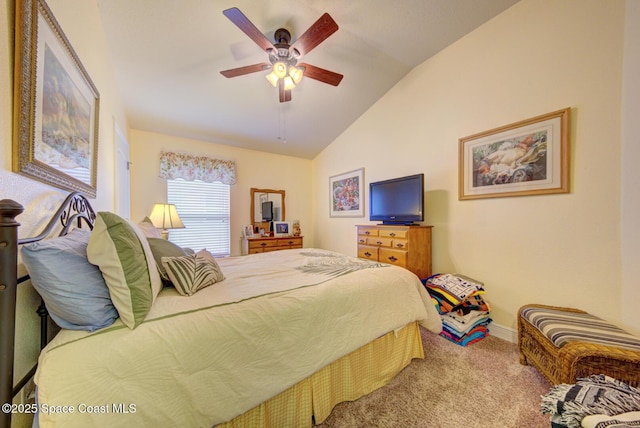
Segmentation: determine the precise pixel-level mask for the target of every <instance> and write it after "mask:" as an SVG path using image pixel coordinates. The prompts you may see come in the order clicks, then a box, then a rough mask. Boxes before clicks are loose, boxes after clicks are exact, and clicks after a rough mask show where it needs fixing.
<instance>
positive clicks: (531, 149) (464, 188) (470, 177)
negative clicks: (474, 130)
mask: <svg viewBox="0 0 640 428" xmlns="http://www.w3.org/2000/svg"><path fill="white" fill-rule="evenodd" d="M570 114H571V109H570V108H565V109H562V110H558V111H554V112H551V113H547V114H544V115H541V116H536V117H533V118H531V119H526V120H523V121H520V122H516V123H512V124H510V125H506V126H501V127H499V128H495V129H492V130H489V131H485V132H481V133H479V134H474V135H470V136H468V137H464V138H460V139H459V168H458V171H459V172H458V173H459V176H458V199H459V200H466V199H480V198H500V197H509V196H528V195H542V194H550V193H568V192H569V137H570V135H569V128H570Z"/></svg>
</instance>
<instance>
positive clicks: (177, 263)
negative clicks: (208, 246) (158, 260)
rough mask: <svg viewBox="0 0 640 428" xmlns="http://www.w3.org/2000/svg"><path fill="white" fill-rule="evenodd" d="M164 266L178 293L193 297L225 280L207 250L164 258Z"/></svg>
mask: <svg viewBox="0 0 640 428" xmlns="http://www.w3.org/2000/svg"><path fill="white" fill-rule="evenodd" d="M162 265H163V266H164V268H165V270H166V272H167V275H169V278H170V279H171V282H172V283H173V285H174V287H176V290H178V293H180V294H182V295H183V296H192V295H193V294H195V293H196V292H197V291H198V290H201V289H203V288H205V287H208V286H210V285H213V284H215V283H216V282H220V281H223V280H224V275H223V274H222V270H220V266H218V263H217V262H216V260H215V259H214V258H213V256H212V255H211V253H210V252H208V251H207V250H201V251H198V252H197V253H195V254H191V255H187V256H181V257H162Z"/></svg>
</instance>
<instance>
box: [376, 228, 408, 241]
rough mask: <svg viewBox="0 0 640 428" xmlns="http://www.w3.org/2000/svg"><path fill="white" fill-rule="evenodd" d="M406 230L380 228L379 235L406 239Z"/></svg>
mask: <svg viewBox="0 0 640 428" xmlns="http://www.w3.org/2000/svg"><path fill="white" fill-rule="evenodd" d="M408 233H409V231H408V230H398V229H380V236H384V237H388V238H402V239H406V238H407V236H408Z"/></svg>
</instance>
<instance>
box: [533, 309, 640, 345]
mask: <svg viewBox="0 0 640 428" xmlns="http://www.w3.org/2000/svg"><path fill="white" fill-rule="evenodd" d="M522 318H523V319H525V320H526V321H528V322H529V323H530V324H531V325H533V326H535V327H536V328H537V329H538V330H540V332H541V333H542V334H544V335H545V336H546V337H547V338H548V339H549V340H551V342H553V344H554V345H555V346H556V347H558V348H562V347H563V346H564V345H566V344H567V342H570V341H572V340H579V341H582V342H588V343H596V344H600V345H608V346H616V347H618V348H625V349H633V350H640V339H639V338H637V337H635V336H633V335H631V334H629V333H627V332H626V331H624V330H623V329H621V328H620V327H617V326H615V325H613V324H611V323H609V322H607V321H605V320H603V319H601V318H598V317H596V316H594V315H591V314H588V313H579V312H568V311H562V310H558V309H550V308H537V307H528V308H525V309H523V310H522Z"/></svg>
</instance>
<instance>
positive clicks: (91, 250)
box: [87, 211, 162, 329]
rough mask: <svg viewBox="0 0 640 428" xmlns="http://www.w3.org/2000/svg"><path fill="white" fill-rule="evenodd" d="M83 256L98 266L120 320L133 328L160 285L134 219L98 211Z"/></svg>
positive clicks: (149, 251)
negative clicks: (85, 254)
mask: <svg viewBox="0 0 640 428" xmlns="http://www.w3.org/2000/svg"><path fill="white" fill-rule="evenodd" d="M87 256H88V258H89V261H90V262H91V263H93V264H95V265H97V266H98V267H99V268H100V271H101V272H102V276H103V277H104V280H105V282H106V283H107V287H108V288H109V294H110V295H111V300H112V301H113V304H114V306H115V307H116V309H117V310H118V314H119V315H120V319H121V320H122V322H123V323H124V324H125V325H126V326H127V327H129V328H131V329H134V328H136V327H137V326H138V325H140V323H141V322H142V321H143V320H144V318H145V317H146V316H147V313H148V312H149V310H150V309H151V305H152V304H153V301H154V300H155V298H156V296H157V295H158V293H159V292H160V290H161V289H162V281H161V280H160V275H159V274H158V268H157V267H156V263H155V261H154V259H153V254H152V253H151V248H149V243H148V242H147V238H146V237H145V236H144V234H143V233H142V231H141V230H140V229H139V228H138V227H137V226H136V224H135V223H133V222H131V221H129V220H125V219H123V218H122V217H120V216H118V215H116V214H113V213H109V212H104V211H101V212H98V214H97V216H96V221H95V224H94V226H93V232H92V233H91V238H90V239H89V245H88V246H87Z"/></svg>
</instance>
